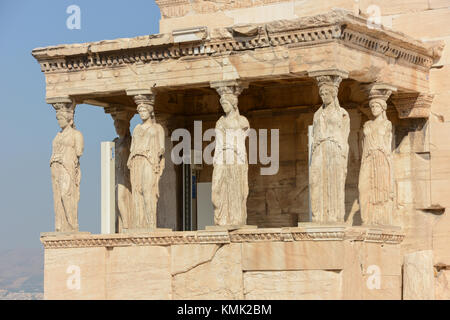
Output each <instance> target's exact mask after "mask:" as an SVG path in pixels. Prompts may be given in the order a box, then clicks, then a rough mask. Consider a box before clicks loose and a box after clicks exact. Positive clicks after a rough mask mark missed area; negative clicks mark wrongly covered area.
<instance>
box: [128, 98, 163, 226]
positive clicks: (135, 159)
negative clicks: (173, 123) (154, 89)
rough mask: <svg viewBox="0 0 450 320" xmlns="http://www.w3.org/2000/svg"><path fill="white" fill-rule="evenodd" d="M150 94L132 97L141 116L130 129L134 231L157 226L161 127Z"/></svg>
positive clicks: (160, 171)
mask: <svg viewBox="0 0 450 320" xmlns="http://www.w3.org/2000/svg"><path fill="white" fill-rule="evenodd" d="M154 99H155V96H154V95H153V94H145V95H137V96H134V101H135V102H136V104H137V111H138V113H139V116H140V117H141V119H142V123H141V124H138V125H137V126H136V127H135V128H134V131H133V137H132V139H131V148H130V156H129V158H128V168H129V169H130V178H131V190H132V198H133V210H132V212H133V213H132V217H131V219H130V223H129V227H130V228H131V229H134V230H137V229H142V230H154V229H156V228H157V223H156V208H157V204H158V198H159V179H160V177H161V175H162V172H163V170H164V150H165V147H164V129H163V127H162V126H161V125H159V124H158V123H156V120H155V113H154V110H153V106H154V101H155V100H154Z"/></svg>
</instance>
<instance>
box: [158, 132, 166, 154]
mask: <svg viewBox="0 0 450 320" xmlns="http://www.w3.org/2000/svg"><path fill="white" fill-rule="evenodd" d="M158 131H159V137H158V138H159V150H158V152H159V153H158V155H159V156H160V157H161V156H163V155H164V152H165V150H166V148H165V143H166V141H165V132H164V128H163V127H162V126H161V125H159V128H158Z"/></svg>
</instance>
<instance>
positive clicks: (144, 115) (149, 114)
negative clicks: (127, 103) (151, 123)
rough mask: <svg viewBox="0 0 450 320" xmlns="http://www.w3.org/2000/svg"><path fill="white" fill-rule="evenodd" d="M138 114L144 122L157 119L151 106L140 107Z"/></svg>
mask: <svg viewBox="0 0 450 320" xmlns="http://www.w3.org/2000/svg"><path fill="white" fill-rule="evenodd" d="M138 112H139V116H140V117H141V119H142V121H146V120H148V119H149V118H151V119H154V118H155V113H154V111H153V110H150V108H149V106H147V105H142V106H141V107H139V109H138Z"/></svg>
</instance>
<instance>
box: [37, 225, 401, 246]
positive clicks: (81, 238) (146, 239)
mask: <svg viewBox="0 0 450 320" xmlns="http://www.w3.org/2000/svg"><path fill="white" fill-rule="evenodd" d="M404 236H405V235H404V233H402V232H401V231H400V229H398V228H395V227H392V228H390V227H385V228H372V227H351V226H343V225H313V224H309V225H305V226H301V227H288V228H262V229H239V230H234V231H227V230H217V231H213V230H199V231H164V232H161V231H160V232H149V233H147V234H89V233H82V232H80V233H73V234H70V235H68V234H60V235H58V234H57V233H51V235H49V234H47V233H42V234H41V242H42V244H43V245H44V248H46V249H54V248H83V247H123V246H142V245H144V246H170V245H176V244H192V243H199V244H202V243H203V244H206V243H210V244H211V243H212V244H226V243H242V242H263V241H282V242H286V241H343V240H353V241H364V242H376V243H388V244H399V243H401V242H402V240H403V238H404Z"/></svg>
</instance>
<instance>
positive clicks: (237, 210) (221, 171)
mask: <svg viewBox="0 0 450 320" xmlns="http://www.w3.org/2000/svg"><path fill="white" fill-rule="evenodd" d="M248 128H249V123H248V120H247V118H245V117H243V116H240V115H238V116H237V117H236V118H234V119H231V118H230V119H227V118H226V117H223V116H222V117H221V118H220V119H219V121H217V123H216V146H215V152H214V162H213V163H214V170H213V177H212V202H213V205H214V223H215V224H216V225H221V226H225V225H245V224H246V223H247V197H248V191H249V190H248V163H247V151H246V148H245V139H246V137H247V134H248ZM227 138H228V139H227ZM230 138H231V139H230Z"/></svg>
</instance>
